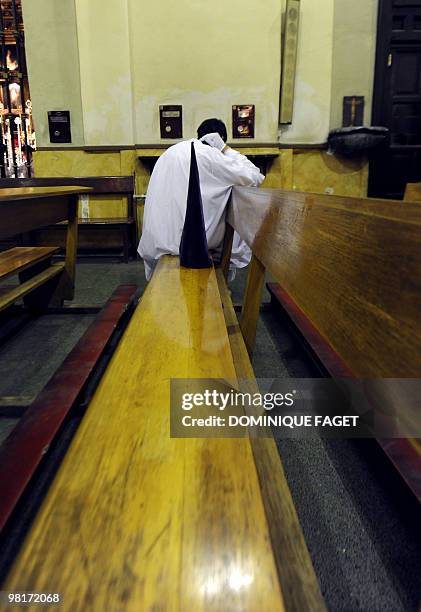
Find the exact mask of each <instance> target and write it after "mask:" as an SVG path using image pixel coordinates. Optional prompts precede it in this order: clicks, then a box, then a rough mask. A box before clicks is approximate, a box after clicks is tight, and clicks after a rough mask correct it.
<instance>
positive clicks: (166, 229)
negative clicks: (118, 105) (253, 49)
mask: <svg viewBox="0 0 421 612" xmlns="http://www.w3.org/2000/svg"><path fill="white" fill-rule="evenodd" d="M226 140H227V130H226V127H225V124H224V123H223V122H222V121H220V120H219V119H207V120H206V121H204V122H203V123H202V124H201V125H200V126H199V128H198V138H197V139H195V138H194V139H190V140H185V141H183V142H180V143H178V144H175V145H173V146H172V147H170V148H169V149H167V151H165V153H163V155H161V157H160V158H159V159H158V161H157V163H156V165H155V168H154V170H153V172H152V176H151V178H150V181H149V187H148V191H147V194H146V202H145V212H144V217H143V230H142V238H141V240H140V242H139V248H138V252H139V255H140V256H141V257H142V258H143V261H144V264H145V274H146V278H147V280H149V279H150V277H151V276H152V274H153V271H154V268H155V266H156V264H157V261H158V259H159V258H160V257H161V256H162V255H178V254H179V246H180V239H181V234H182V231H183V226H184V218H185V214H186V205H187V191H188V184H189V172H190V151H191V143H192V142H194V148H195V152H196V159H197V166H198V170H199V179H200V190H201V195H202V204H203V216H204V221H205V230H206V238H207V242H208V248H209V250H210V251H211V252H213V253H215V252H216V253H219V254H220V253H221V250H222V243H223V239H224V233H225V209H226V206H227V203H228V200H229V197H230V193H231V188H232V187H233V186H234V185H244V186H248V187H251V186H256V187H257V186H258V185H260V183H261V182H262V181H263V180H264V178H265V177H264V176H263V175H262V174H261V173H260V171H259V169H258V168H257V167H256V166H255V165H254V164H252V163H251V161H249V160H248V159H247V158H246V157H245V156H244V155H241V154H240V153H238V152H237V151H234V150H233V149H231V148H230V147H228V146H227V145H226V144H225V143H226ZM250 258H251V252H250V249H249V248H248V247H247V245H246V244H245V243H244V242H243V241H242V240H240V238H239V236H238V235H236V234H235V235H234V242H233V250H232V256H231V263H230V271H231V272H234V270H235V269H236V268H242V267H244V266H246V265H247V264H248V263H249V261H250ZM230 276H231V277H232V276H233V274H232V273H231V275H230Z"/></svg>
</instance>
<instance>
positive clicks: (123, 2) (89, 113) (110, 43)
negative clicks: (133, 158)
mask: <svg viewBox="0 0 421 612" xmlns="http://www.w3.org/2000/svg"><path fill="white" fill-rule="evenodd" d="M75 4H76V17H77V33H78V41H79V58H80V81H81V92H82V107H83V118H84V128H85V141H86V143H87V144H89V145H129V144H134V140H133V132H134V130H133V104H132V80H131V61H130V43H129V16H128V6H127V0H89V1H87V0H75Z"/></svg>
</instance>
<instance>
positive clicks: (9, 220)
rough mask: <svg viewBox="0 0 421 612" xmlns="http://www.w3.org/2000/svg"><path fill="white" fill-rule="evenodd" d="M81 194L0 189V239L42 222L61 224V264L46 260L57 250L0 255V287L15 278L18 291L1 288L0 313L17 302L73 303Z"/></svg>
mask: <svg viewBox="0 0 421 612" xmlns="http://www.w3.org/2000/svg"><path fill="white" fill-rule="evenodd" d="M87 191H89V188H88V189H87ZM81 192H83V189H82V188H81V187H64V188H61V189H60V188H58V187H55V188H52V187H29V188H13V189H0V240H3V239H5V238H8V237H10V236H14V235H16V234H18V233H25V232H29V231H32V230H35V229H37V228H39V227H42V226H43V225H45V224H46V223H53V222H60V221H63V220H66V221H67V226H66V229H67V232H66V259H65V261H64V262H62V263H54V264H53V263H52V261H51V260H52V256H53V255H54V254H55V253H57V252H58V251H59V247H58V246H40V247H35V246H19V247H13V248H11V249H8V250H6V251H2V252H1V253H0V282H2V281H3V280H5V279H6V278H7V277H9V276H13V275H15V274H17V275H18V276H19V281H20V284H19V285H18V286H13V287H4V286H2V287H1V291H0V311H1V310H4V309H5V308H7V307H9V306H10V305H12V304H13V303H14V302H16V301H17V300H19V299H20V298H23V299H24V302H25V303H26V305H27V306H30V307H31V308H36V309H38V308H44V307H45V306H47V305H49V304H52V303H54V305H61V304H62V302H63V300H64V299H72V298H73V291H74V278H75V265H76V243H77V224H76V215H77V198H78V194H79V193H81Z"/></svg>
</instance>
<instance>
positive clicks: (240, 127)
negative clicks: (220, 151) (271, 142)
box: [232, 104, 255, 138]
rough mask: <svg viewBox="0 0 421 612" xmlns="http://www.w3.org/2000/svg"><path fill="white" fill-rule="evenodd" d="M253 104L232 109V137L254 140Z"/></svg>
mask: <svg viewBox="0 0 421 612" xmlns="http://www.w3.org/2000/svg"><path fill="white" fill-rule="evenodd" d="M254 116H255V112H254V104H243V105H240V106H233V107H232V137H233V138H254Z"/></svg>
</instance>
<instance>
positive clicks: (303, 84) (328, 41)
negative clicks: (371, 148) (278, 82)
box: [280, 0, 334, 144]
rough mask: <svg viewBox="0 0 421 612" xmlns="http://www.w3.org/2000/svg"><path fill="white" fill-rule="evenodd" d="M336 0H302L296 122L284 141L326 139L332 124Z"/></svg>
mask: <svg viewBox="0 0 421 612" xmlns="http://www.w3.org/2000/svg"><path fill="white" fill-rule="evenodd" d="M333 16H334V0H301V9H300V26H299V37H298V51H297V67H296V79H295V98H294V112H293V118H292V124H291V125H290V126H283V127H282V128H281V130H280V142H281V143H283V144H288V143H294V144H297V143H303V144H315V143H321V142H325V140H326V137H327V134H328V132H329V126H330V109H331V86H332V46H333Z"/></svg>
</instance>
